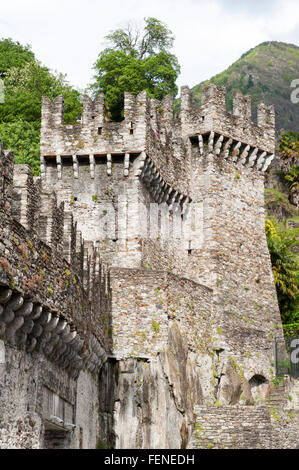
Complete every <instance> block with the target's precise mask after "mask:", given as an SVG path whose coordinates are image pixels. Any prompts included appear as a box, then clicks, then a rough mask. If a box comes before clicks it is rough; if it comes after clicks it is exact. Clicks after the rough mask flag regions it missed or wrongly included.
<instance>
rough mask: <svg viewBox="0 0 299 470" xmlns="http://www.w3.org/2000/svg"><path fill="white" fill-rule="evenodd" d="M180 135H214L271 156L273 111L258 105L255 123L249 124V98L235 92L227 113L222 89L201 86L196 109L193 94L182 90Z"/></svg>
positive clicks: (187, 89)
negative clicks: (199, 99)
mask: <svg viewBox="0 0 299 470" xmlns="http://www.w3.org/2000/svg"><path fill="white" fill-rule="evenodd" d="M181 100H182V104H181V112H180V119H181V126H182V135H183V136H184V137H191V136H192V134H194V135H196V134H205V133H207V132H214V133H215V134H216V133H217V134H219V135H223V136H224V137H227V138H232V139H235V140H236V141H240V142H241V143H242V144H248V145H251V146H253V147H258V148H259V149H261V150H263V151H267V152H269V153H273V152H274V149H275V111H274V107H273V106H269V107H268V106H266V105H265V104H264V103H260V104H259V106H258V113H257V123H255V122H253V121H252V113H251V97H250V96H244V95H242V93H240V92H239V91H237V92H236V93H235V96H234V99H233V112H228V111H227V110H226V103H225V102H226V93H225V87H223V86H217V85H216V84H215V83H214V82H209V83H207V84H203V85H202V95H201V106H200V108H199V109H195V106H194V102H193V96H192V91H191V90H189V88H188V87H185V86H184V87H182V89H181Z"/></svg>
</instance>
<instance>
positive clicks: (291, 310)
mask: <svg viewBox="0 0 299 470" xmlns="http://www.w3.org/2000/svg"><path fill="white" fill-rule="evenodd" d="M298 231H299V229H291V228H288V227H285V224H284V223H280V222H278V221H277V220H276V219H275V217H274V216H271V217H267V219H266V235H267V242H268V248H269V252H270V256H271V262H272V270H273V276H274V282H275V286H276V291H277V296H278V302H279V308H280V313H281V318H282V322H283V323H284V324H288V323H299V288H298V281H299V262H298V252H297V251H296V250H297V249H298V245H299V243H298Z"/></svg>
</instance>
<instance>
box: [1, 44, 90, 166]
mask: <svg viewBox="0 0 299 470" xmlns="http://www.w3.org/2000/svg"><path fill="white" fill-rule="evenodd" d="M0 76H1V77H2V80H3V81H4V86H5V102H4V103H1V104H0V140H1V141H2V142H3V145H4V147H5V148H7V149H11V150H13V151H14V153H15V161H16V163H26V164H29V165H30V166H31V169H32V171H33V174H35V175H37V174H39V141H40V121H41V103H42V96H43V95H44V96H47V97H48V98H50V99H54V98H55V97H56V96H58V95H60V94H63V96H64V100H65V122H66V123H74V122H76V119H77V117H78V115H80V113H81V104H80V94H79V92H78V91H77V90H75V89H73V88H72V87H71V86H70V85H68V83H67V81H66V79H65V76H64V75H62V74H54V73H52V72H51V71H50V70H49V69H48V68H47V67H44V66H43V65H42V64H41V63H40V62H38V61H37V60H36V58H35V56H34V54H33V52H32V51H31V50H30V47H29V46H22V45H21V44H20V43H18V42H13V41H12V40H11V39H2V40H0Z"/></svg>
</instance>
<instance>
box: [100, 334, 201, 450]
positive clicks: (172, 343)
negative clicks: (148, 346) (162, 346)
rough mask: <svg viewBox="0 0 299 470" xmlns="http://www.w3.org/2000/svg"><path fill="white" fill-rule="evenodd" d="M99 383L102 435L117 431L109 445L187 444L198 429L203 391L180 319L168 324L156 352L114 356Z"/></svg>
mask: <svg viewBox="0 0 299 470" xmlns="http://www.w3.org/2000/svg"><path fill="white" fill-rule="evenodd" d="M107 382H108V390H109V393H108V394H107V388H106V387H107ZM100 383H103V387H102V388H101V390H100V408H101V410H100V423H101V435H102V436H112V435H113V431H114V432H115V435H114V439H113V438H112V437H110V440H109V438H108V442H107V441H106V444H108V446H109V445H111V444H114V445H115V446H116V448H121V449H127V448H150V449H159V448H165V449H180V448H186V446H187V443H188V440H189V438H190V436H191V434H192V431H193V403H201V402H202V399H203V395H202V390H201V386H200V381H199V377H198V371H197V370H196V368H195V365H194V363H192V362H191V361H190V358H189V360H188V350H187V348H186V345H184V343H183V340H182V337H181V335H180V333H179V330H178V327H177V326H176V325H174V326H173V327H172V328H170V329H169V348H168V349H167V350H166V351H164V352H161V353H159V354H158V355H157V356H156V357H155V358H144V357H143V358H127V359H123V360H119V361H115V360H114V361H110V363H108V364H106V365H105V366H104V369H103V371H102V374H101V377H100ZM107 400H108V402H107ZM112 414H114V416H112ZM107 426H108V429H107Z"/></svg>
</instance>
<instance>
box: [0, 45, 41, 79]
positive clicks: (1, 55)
mask: <svg viewBox="0 0 299 470" xmlns="http://www.w3.org/2000/svg"><path fill="white" fill-rule="evenodd" d="M34 60H35V57H34V54H33V52H32V51H31V49H30V46H22V45H21V44H20V43H19V42H13V40H12V39H9V38H8V39H2V40H0V77H5V74H6V72H7V70H9V69H10V68H11V67H23V66H24V65H25V64H26V63H27V62H32V61H34Z"/></svg>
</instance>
